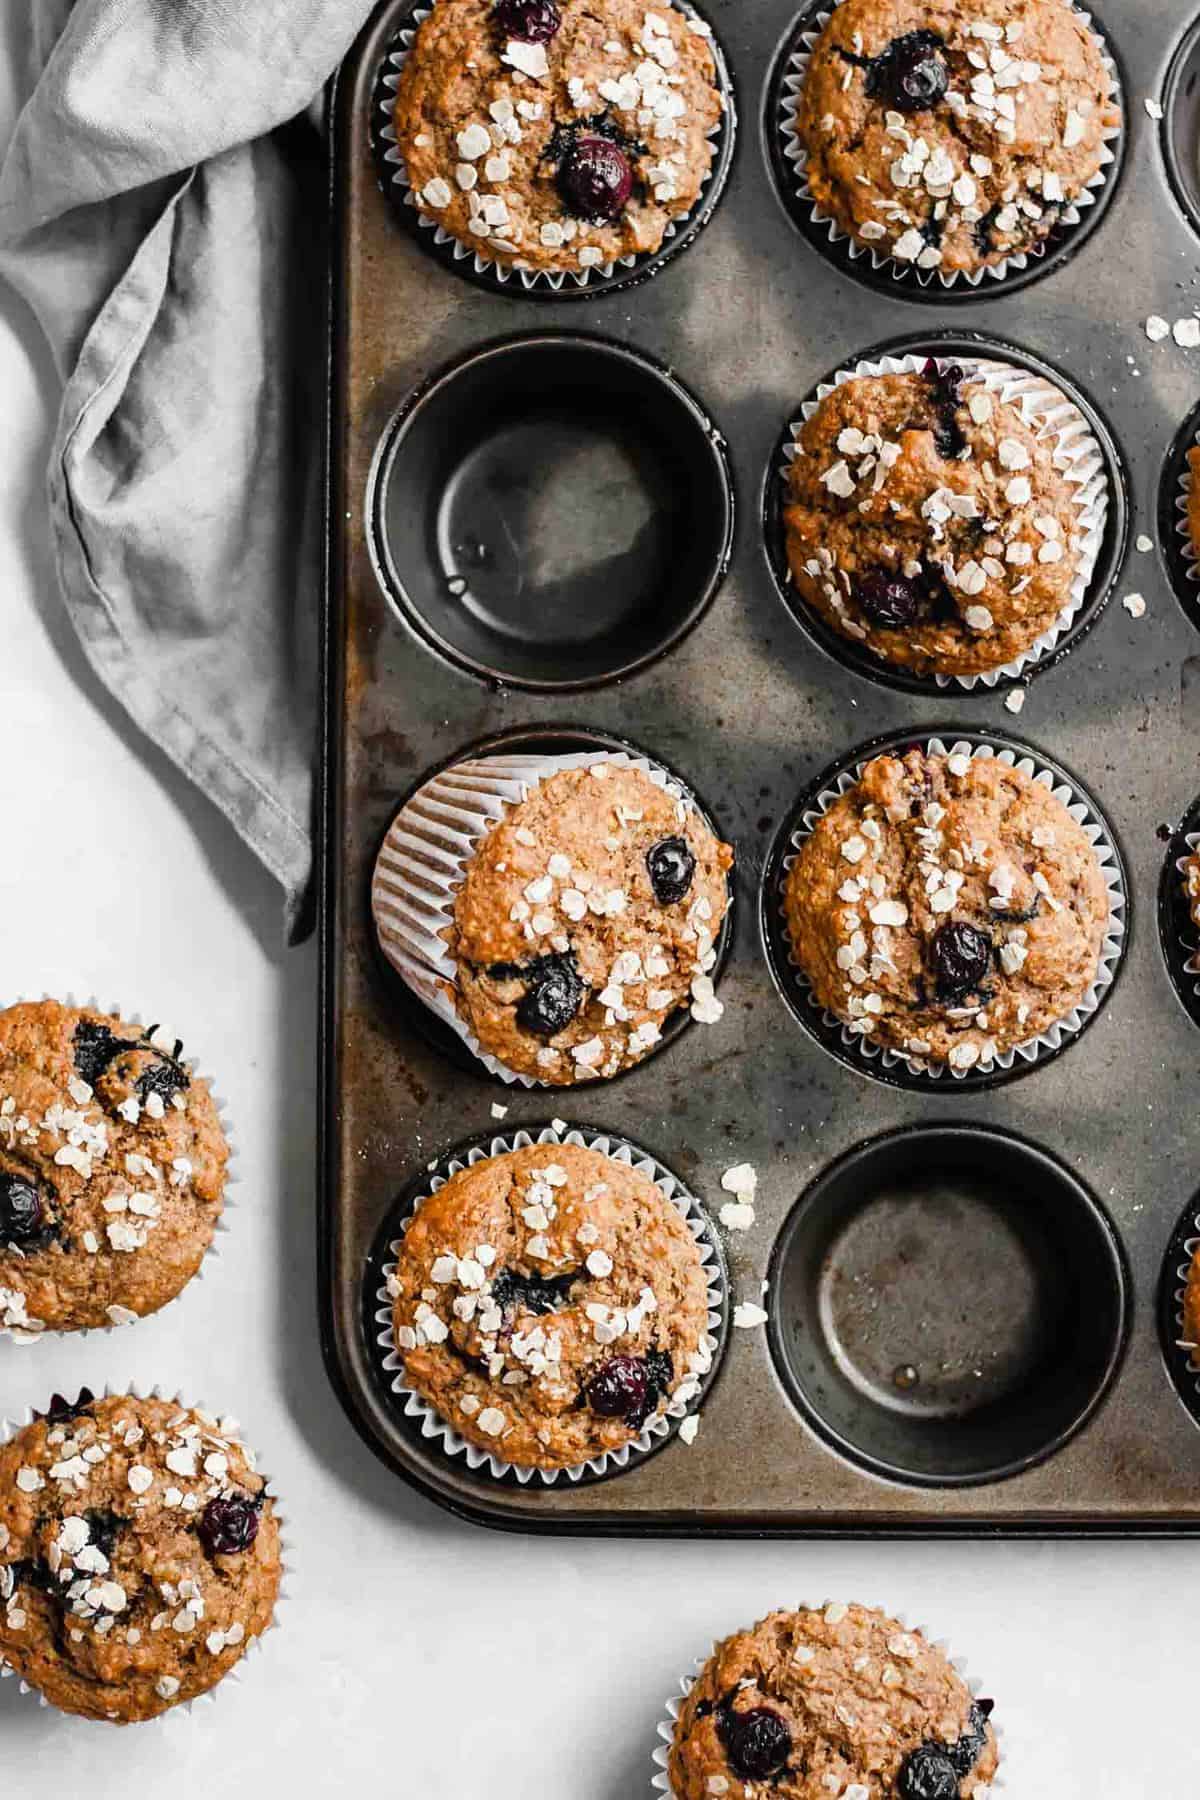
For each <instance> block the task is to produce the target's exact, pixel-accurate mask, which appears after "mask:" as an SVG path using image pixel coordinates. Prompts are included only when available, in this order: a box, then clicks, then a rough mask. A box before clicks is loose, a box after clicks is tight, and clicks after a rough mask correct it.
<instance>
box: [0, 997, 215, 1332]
mask: <svg viewBox="0 0 1200 1800" xmlns="http://www.w3.org/2000/svg"><path fill="white" fill-rule="evenodd" d="M38 1000H59V996H58V995H57V994H41V995H39V996H38ZM28 1004H34V1005H36V1004H37V1001H30V1000H29V999H28V997H27V996H21V997H19V998H18V999H16V1000H10V1001H7V1002H6V1003H5V1006H4V1010H5V1011H7V1009H8V1007H10V1006H20V1005H28ZM59 1004H60V1005H62V1006H67V1007H78V1008H80V1009H81V1010H83V1011H90V1012H98V1013H104V1014H106V1015H107V1016H108V1017H110V1018H115V1019H119V1020H121V1022H122V1023H123V1024H125V1025H136V1026H137V1027H138V1028H139V1029H142V1030H144V1029H145V1024H146V1021H145V1020H144V1019H143V1018H142V1015H141V1013H140V1012H125V1011H123V1010H122V1009H121V1008H120V1007H119V1006H102V1005H101V1004H100V1002H99V1001H98V1000H97V999H95V997H92V998H90V999H87V1000H77V999H76V998H75V996H74V995H73V994H68V995H67V996H66V998H65V999H63V1000H59ZM169 1035H170V1034H169V1033H167V1032H164V1031H163V1029H162V1027H161V1026H160V1027H159V1029H158V1032H157V1033H156V1037H158V1038H162V1039H166V1038H167V1037H169ZM173 1041H174V1040H172V1042H173ZM180 1060H181V1062H182V1065H183V1067H184V1068H185V1069H186V1070H187V1072H188V1074H189V1076H190V1077H191V1078H192V1080H193V1081H198V1082H205V1083H207V1082H208V1077H207V1076H206V1075H205V1073H204V1071H203V1070H202V1069H201V1068H200V1066H199V1064H198V1063H197V1062H196V1061H195V1059H194V1058H192V1057H190V1056H184V1057H182V1058H181V1059H180ZM208 1092H209V1096H210V1098H211V1099H212V1103H213V1105H214V1107H215V1108H216V1112H217V1119H218V1122H219V1123H220V1126H221V1130H222V1132H223V1133H224V1136H225V1142H226V1144H227V1146H228V1149H229V1155H228V1157H227V1159H226V1162H225V1176H224V1183H223V1186H222V1191H221V1212H220V1216H219V1217H218V1219H217V1222H216V1224H215V1225H214V1227H213V1235H212V1237H211V1238H210V1239H209V1241H208V1244H207V1246H206V1248H205V1251H204V1255H203V1256H202V1257H201V1259H200V1263H199V1265H198V1267H197V1269H196V1272H195V1274H194V1275H191V1276H189V1277H188V1279H187V1281H185V1282H184V1284H183V1286H182V1287H181V1288H180V1290H179V1292H178V1293H177V1294H173V1295H172V1296H171V1298H170V1299H169V1300H166V1301H164V1302H163V1304H162V1305H161V1306H160V1307H159V1308H158V1310H157V1311H156V1312H152V1313H136V1314H132V1315H131V1316H130V1317H129V1318H128V1319H125V1320H123V1321H122V1322H121V1323H119V1324H118V1323H117V1322H116V1321H114V1322H113V1323H112V1324H110V1325H82V1326H80V1327H79V1328H78V1330H75V1331H66V1330H62V1329H60V1328H58V1327H57V1326H53V1325H47V1326H46V1327H45V1328H44V1329H43V1330H40V1331H23V1330H21V1328H20V1327H19V1326H6V1325H3V1324H0V1342H3V1341H4V1339H6V1338H7V1339H8V1340H9V1342H11V1343H13V1344H36V1343H38V1342H39V1341H40V1339H42V1338H71V1339H72V1340H73V1341H74V1340H75V1339H77V1338H85V1337H90V1336H92V1335H99V1336H108V1335H109V1334H110V1333H112V1332H114V1331H124V1330H126V1329H127V1328H128V1326H130V1325H137V1324H139V1323H140V1322H141V1320H142V1319H144V1318H145V1319H156V1318H158V1316H159V1314H160V1313H164V1312H166V1310H167V1308H168V1307H169V1306H175V1305H176V1304H177V1303H178V1302H179V1301H180V1300H182V1298H183V1296H184V1294H186V1293H187V1290H188V1289H189V1288H190V1287H191V1285H192V1282H193V1281H203V1279H204V1276H205V1273H206V1271H207V1266H208V1263H209V1260H210V1258H211V1260H212V1261H213V1262H219V1261H220V1259H221V1247H220V1244H219V1243H218V1241H217V1240H218V1238H221V1237H224V1236H225V1235H226V1234H227V1233H228V1231H229V1229H230V1227H229V1224H228V1223H227V1215H228V1213H229V1212H231V1211H232V1210H233V1209H234V1208H235V1207H236V1205H237V1201H236V1199H235V1198H234V1196H233V1194H232V1192H231V1190H232V1189H233V1188H236V1187H237V1186H238V1183H239V1181H240V1176H239V1175H238V1173H237V1169H236V1167H235V1164H236V1162H237V1158H238V1151H237V1146H236V1144H235V1142H234V1136H233V1126H232V1125H231V1123H230V1120H229V1113H228V1107H227V1103H226V1101H225V1100H224V1099H223V1098H222V1097H221V1096H220V1095H219V1094H218V1093H217V1092H216V1090H215V1088H213V1087H212V1086H211V1084H210V1085H209V1088H208ZM132 1254H134V1255H136V1254H137V1252H133V1253H132Z"/></svg>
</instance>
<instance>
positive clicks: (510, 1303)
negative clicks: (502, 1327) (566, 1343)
mask: <svg viewBox="0 0 1200 1800" xmlns="http://www.w3.org/2000/svg"><path fill="white" fill-rule="evenodd" d="M575 1279H576V1277H575V1276H574V1275H547V1276H542V1275H518V1274H517V1273H516V1271H515V1270H513V1269H501V1271H500V1273H499V1274H498V1275H495V1276H493V1278H492V1282H491V1296H492V1299H493V1301H494V1302H495V1304H496V1305H497V1306H498V1307H499V1308H500V1310H501V1312H508V1311H509V1310H510V1309H511V1310H512V1311H513V1312H527V1313H535V1314H537V1315H539V1316H540V1315H542V1314H544V1313H552V1312H557V1311H558V1308H559V1306H560V1305H561V1303H562V1301H563V1300H564V1299H565V1298H566V1296H567V1292H568V1290H569V1289H570V1287H571V1284H572V1282H573V1281H575Z"/></svg>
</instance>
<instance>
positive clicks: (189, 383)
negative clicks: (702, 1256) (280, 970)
mask: <svg viewBox="0 0 1200 1800" xmlns="http://www.w3.org/2000/svg"><path fill="white" fill-rule="evenodd" d="M369 6H370V0H73V3H72V0H32V4H30V5H29V6H28V7H22V8H20V9H15V10H19V11H20V12H21V13H23V14H24V15H25V17H24V19H23V20H22V21H21V22H20V23H17V22H16V21H15V20H14V22H13V23H12V25H11V26H10V28H9V36H10V38H12V39H17V40H18V42H17V45H16V53H17V54H18V55H19V56H22V55H23V56H24V57H25V59H26V65H27V66H26V68H25V70H24V71H23V74H24V77H25V80H26V82H27V84H29V87H30V88H31V92H30V97H29V99H28V101H27V104H26V105H25V107H24V110H23V111H22V113H21V115H20V118H19V120H18V122H17V126H16V130H15V134H14V136H13V138H12V141H11V144H10V146H9V150H8V153H7V156H6V158H5V161H4V164H3V168H2V169H0V273H3V274H4V275H6V276H7V277H8V279H9V280H10V281H11V282H13V284H14V285H15V286H16V287H17V288H18V289H19V290H20V291H21V293H22V294H23V295H24V296H25V297H26V299H27V300H28V301H29V302H30V304H31V305H32V307H33V309H34V311H35V312H36V314H37V316H38V318H39V320H40V321H41V324H42V326H43V328H44V330H45V332H46V335H47V337H48V338H49V340H50V344H51V346H52V348H53V352H54V355H55V358H56V360H57V363H58V367H59V370H60V372H61V374H62V377H63V381H64V383H65V387H64V393H63V400H62V407H61V411H60V414H59V418H58V423H57V427H56V429H55V433H54V444H53V449H52V452H51V459H50V470H49V500H50V513H51V520H52V527H53V540H54V551H55V560H56V564H57V569H58V576H59V582H60V585H61V588H62V594H63V598H64V601H65V603H66V606H67V609H68V611H69V613H70V615H71V618H72V620H73V621H74V624H75V628H76V630H77V631H78V633H79V636H80V639H81V640H82V643H83V646H84V649H85V651H86V653H87V655H88V657H89V659H90V661H91V662H92V664H93V666H94V667H95V669H96V670H97V672H98V674H99V675H100V677H101V679H102V680H103V681H104V682H105V683H106V684H107V686H108V687H109V688H110V689H111V691H112V692H113V694H115V695H116V697H117V698H118V699H119V700H120V701H121V703H122V704H123V705H124V706H125V707H126V708H127V710H128V711H129V713H130V714H131V716H132V717H133V718H134V719H135V720H136V721H137V723H138V725H139V726H140V727H141V728H142V730H143V731H145V732H146V734H147V735H148V736H149V737H151V738H152V739H153V740H154V742H155V743H157V744H158V745H160V746H161V748H162V749H163V750H165V751H166V752H167V754H168V755H169V756H170V757H172V758H173V759H174V761H175V762H176V763H178V764H179V766H180V767H181V768H182V769H184V770H185V771H186V773H187V774H188V775H189V776H190V777H191V778H192V780H193V781H195V782H196V783H197V785H198V786H200V787H201V788H202V789H203V790H204V791H205V792H206V793H207V794H208V795H210V796H211V798H212V799H213V800H214V801H215V802H216V803H217V805H218V806H219V807H220V808H221V809H222V810H223V811H224V812H225V814H226V815H227V816H228V818H229V819H230V820H231V821H232V822H233V824H234V825H235V826H236V828H237V829H238V831H239V832H240V833H241V834H242V836H243V837H244V838H245V839H246V841H247V842H248V843H249V844H250V845H251V846H252V847H253V848H254V850H256V851H257V853H258V855H259V856H260V857H261V858H262V860H263V862H264V863H266V865H267V867H268V868H269V869H270V870H271V871H272V872H273V874H274V875H275V876H276V877H277V878H278V880H279V881H280V882H281V883H282V885H283V889H284V894H285V898H286V914H287V923H288V927H289V929H293V928H294V926H295V923H296V920H297V918H298V916H299V912H300V906H301V901H302V899H303V896H304V893H305V889H306V885H307V882H308V878H309V873H310V868H311V861H312V844H311V796H312V762H313V743H314V735H315V717H316V708H315V697H316V696H315V688H316V684H315V651H316V642H317V631H316V625H317V613H318V589H319V576H320V568H319V555H320V530H321V518H320V494H319V487H318V481H317V476H318V470H319V460H320V445H321V401H322V379H323V376H322V371H323V361H324V358H323V351H322V339H321V334H322V328H323V318H324V277H323V266H324V263H323V253H324V231H323V224H324V190H323V177H322V174H321V169H320V157H319V144H318V140H317V139H316V136H315V134H314V133H312V132H311V131H310V130H309V129H308V128H307V127H304V131H305V132H307V135H308V138H309V140H310V148H309V149H308V150H307V151H306V150H305V148H304V147H303V146H302V144H301V137H302V132H301V130H300V129H299V128H296V127H293V128H292V129H291V130H290V131H282V132H281V131H280V129H279V128H280V127H283V126H285V124H286V122H287V121H290V120H294V119H296V118H297V115H299V114H301V113H302V112H303V111H304V109H305V108H306V107H307V106H308V105H309V104H310V102H312V100H313V98H314V96H316V95H318V94H319V93H320V90H321V87H322V84H323V83H324V82H325V80H326V79H327V77H328V76H329V75H330V73H331V72H332V71H333V69H334V68H335V67H336V65H337V63H338V61H339V59H340V58H341V57H342V56H343V54H344V53H345V51H346V49H347V48H348V46H349V44H350V43H351V41H352V39H353V37H354V35H355V33H356V32H357V30H358V29H359V27H360V26H361V24H362V23H363V20H364V18H365V16H366V14H367V12H368V10H369ZM22 34H23V39H24V41H23V42H21V41H19V40H20V39H21V37H22Z"/></svg>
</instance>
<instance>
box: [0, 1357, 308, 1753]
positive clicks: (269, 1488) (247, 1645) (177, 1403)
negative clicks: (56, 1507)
mask: <svg viewBox="0 0 1200 1800" xmlns="http://www.w3.org/2000/svg"><path fill="white" fill-rule="evenodd" d="M122 1399H132V1400H136V1401H140V1402H145V1401H159V1402H162V1403H164V1404H165V1405H167V1406H169V1407H172V1408H178V1409H179V1410H180V1411H181V1412H186V1413H194V1414H197V1415H198V1416H199V1418H200V1420H201V1422H202V1423H203V1422H204V1421H212V1423H213V1426H214V1429H215V1431H216V1432H217V1433H219V1435H220V1436H221V1437H223V1438H225V1439H227V1440H231V1441H236V1442H237V1443H238V1444H239V1446H240V1447H241V1449H242V1451H243V1452H246V1451H247V1446H246V1444H245V1441H244V1439H242V1438H241V1436H240V1428H239V1427H238V1425H237V1422H236V1420H232V1419H229V1418H221V1417H218V1415H216V1414H214V1413H211V1412H209V1411H208V1409H207V1408H206V1407H202V1406H197V1405H195V1404H194V1403H193V1402H190V1401H188V1400H186V1399H184V1398H183V1397H182V1396H181V1395H179V1394H178V1393H170V1392H168V1391H166V1390H164V1389H163V1388H161V1387H157V1386H155V1387H151V1388H147V1387H144V1386H143V1385H141V1384H140V1383H136V1382H130V1383H127V1384H126V1385H125V1386H123V1387H113V1386H111V1385H107V1386H105V1388H104V1389H103V1391H102V1392H101V1393H100V1394H99V1395H97V1394H94V1393H93V1392H92V1391H91V1389H90V1388H81V1389H80V1391H79V1395H78V1398H77V1399H76V1400H75V1401H73V1402H67V1401H65V1400H63V1399H62V1397H61V1396H60V1395H57V1394H56V1395H54V1396H53V1397H52V1398H51V1400H50V1402H49V1405H48V1408H47V1411H46V1412H45V1413H44V1414H43V1413H39V1412H37V1411H35V1409H34V1408H32V1407H28V1408H27V1409H26V1413H25V1417H24V1418H22V1419H19V1420H12V1419H4V1420H0V1444H8V1443H10V1442H11V1441H12V1439H13V1438H15V1437H16V1436H17V1435H18V1434H19V1433H20V1432H21V1431H24V1430H25V1429H26V1428H27V1427H29V1426H30V1425H33V1424H35V1423H36V1422H37V1420H38V1419H39V1418H46V1419H48V1420H52V1422H53V1423H55V1424H57V1423H59V1422H61V1423H62V1426H63V1429H64V1430H69V1426H70V1422H71V1420H72V1419H73V1418H74V1417H75V1416H77V1415H78V1413H79V1412H81V1411H82V1410H83V1409H84V1408H85V1407H87V1406H91V1405H93V1404H94V1403H95V1402H96V1401H97V1400H100V1401H105V1400H122ZM249 1455H250V1458H251V1467H252V1468H253V1452H252V1451H250V1452H249ZM253 1472H254V1473H257V1470H256V1469H255V1470H254V1471H253ZM131 1473H132V1471H131ZM205 1475H206V1478H208V1479H210V1480H212V1481H213V1483H214V1485H219V1481H220V1477H221V1471H220V1470H216V1471H215V1472H214V1471H210V1470H207V1469H206V1471H205ZM181 1479H186V1478H182V1477H181ZM76 1485H78V1483H76ZM148 1485H152V1484H148ZM145 1491H146V1490H145V1488H138V1489H134V1490H133V1492H134V1493H135V1495H136V1494H140V1493H142V1492H145ZM258 1498H259V1500H260V1501H261V1502H266V1501H268V1500H269V1501H270V1502H271V1517H272V1521H273V1523H274V1525H275V1528H276V1533H277V1547H278V1558H277V1563H278V1567H277V1573H276V1580H275V1589H274V1595H273V1599H272V1610H271V1616H270V1619H269V1620H268V1622H267V1623H266V1625H265V1626H264V1627H263V1629H262V1631H261V1632H258V1633H254V1634H250V1635H243V1636H242V1637H241V1638H239V1639H238V1640H237V1641H238V1642H240V1643H242V1644H244V1648H243V1649H242V1651H241V1653H240V1655H239V1656H238V1657H237V1659H236V1661H234V1662H233V1663H232V1664H231V1665H230V1666H229V1667H228V1668H227V1669H226V1671H225V1673H224V1674H223V1675H221V1676H220V1677H219V1678H218V1679H217V1680H216V1681H215V1682H213V1683H212V1684H211V1685H210V1686H208V1687H206V1688H205V1689H203V1690H202V1691H201V1692H199V1693H196V1694H194V1695H192V1696H191V1698H189V1699H186V1700H174V1699H173V1696H172V1695H170V1694H168V1693H167V1692H166V1691H165V1689H164V1691H162V1692H160V1693H159V1698H161V1699H162V1700H163V1701H164V1705H163V1708H162V1710H161V1711H158V1712H156V1713H154V1714H151V1715H149V1716H148V1717H145V1718H130V1719H128V1720H122V1719H119V1718H115V1717H113V1716H112V1715H108V1716H106V1718H105V1719H104V1720H99V1719H97V1720H96V1721H95V1722H97V1723H116V1724H147V1723H158V1722H160V1721H161V1720H163V1719H167V1718H171V1717H174V1716H175V1715H182V1714H186V1713H190V1712H191V1711H192V1709H193V1708H194V1707H198V1706H202V1705H207V1704H211V1703H212V1702H213V1701H214V1700H215V1699H216V1696H217V1691H218V1689H219V1688H220V1687H221V1686H223V1685H224V1684H225V1683H226V1682H233V1681H240V1680H241V1679H242V1675H243V1673H244V1671H245V1669H246V1667H247V1665H248V1663H249V1661H250V1659H251V1658H252V1657H253V1656H255V1655H256V1654H257V1652H258V1651H259V1649H260V1648H261V1645H262V1642H263V1639H264V1638H265V1637H267V1636H268V1635H269V1633H270V1632H272V1631H274V1630H275V1629H276V1627H277V1626H278V1625H279V1623H280V1616H281V1613H282V1611H283V1608H284V1606H285V1604H286V1603H287V1602H288V1601H289V1600H290V1598H291V1591H292V1590H291V1581H292V1573H293V1568H292V1548H291V1540H290V1538H289V1535H288V1529H287V1523H286V1520H285V1518H284V1516H283V1514H282V1512H281V1511H280V1508H279V1503H278V1500H279V1497H278V1494H277V1491H276V1489H275V1487H274V1484H273V1483H272V1482H271V1481H270V1480H269V1479H266V1478H264V1485H263V1487H262V1489H261V1492H260V1495H259V1497H258ZM184 1510H185V1512H186V1511H187V1510H188V1509H184ZM192 1510H195V1509H192ZM257 1535H258V1532H257V1527H256V1529H255V1532H254V1536H253V1538H252V1539H251V1540H250V1544H247V1545H246V1548H247V1549H249V1548H250V1545H251V1544H252V1543H253V1542H254V1541H255V1540H256V1539H257ZM225 1554H228V1552H226V1553H225ZM101 1560H106V1559H101ZM2 1566H3V1565H0V1567H2ZM90 1572H91V1574H92V1577H93V1579H94V1580H102V1579H103V1571H100V1570H99V1562H97V1568H96V1570H92V1571H90ZM19 1593H20V1588H19V1586H18V1587H16V1588H15V1589H14V1590H13V1593H12V1594H10V1595H9V1596H7V1597H6V1598H5V1599H4V1601H3V1604H4V1605H5V1608H6V1611H7V1610H8V1609H10V1608H11V1607H12V1605H13V1601H14V1597H15V1596H19ZM178 1599H182V1600H184V1602H185V1605H186V1600H187V1596H184V1595H183V1594H182V1593H181V1594H180V1595H179V1596H178ZM163 1606H164V1608H166V1609H167V1610H168V1611H173V1610H174V1607H172V1606H171V1603H170V1602H169V1601H168V1599H167V1598H166V1597H165V1596H164V1599H163ZM101 1610H104V1609H101ZM191 1610H193V1611H195V1610H196V1609H194V1608H193V1609H191ZM111 1616H112V1617H113V1618H114V1619H116V1618H119V1617H120V1613H119V1612H118V1613H113V1614H112V1615H111ZM158 1616H160V1617H163V1618H164V1619H166V1614H160V1615H158ZM197 1617H198V1619H199V1621H200V1622H199V1623H198V1624H197V1625H196V1626H195V1629H196V1630H197V1632H199V1633H201V1634H203V1633H204V1624H203V1609H199V1611H198V1612H197ZM163 1628H164V1629H171V1630H174V1629H175V1628H174V1626H173V1625H172V1624H171V1622H170V1620H169V1619H166V1623H165V1625H164V1627H163ZM138 1629H140V1627H139V1628H138ZM152 1629H153V1627H152ZM213 1635H214V1636H223V1635H224V1634H221V1633H218V1634H213ZM228 1647H229V1641H226V1642H225V1643H222V1644H217V1645H215V1647H214V1644H212V1643H210V1642H208V1640H207V1638H206V1640H205V1648H206V1650H207V1651H208V1652H209V1654H211V1655H214V1656H215V1655H219V1654H220V1653H221V1651H222V1650H224V1649H227V1648H228ZM0 1678H4V1679H9V1680H15V1681H16V1683H17V1687H18V1691H19V1692H20V1693H22V1694H29V1695H31V1696H32V1697H33V1698H34V1699H36V1701H37V1703H38V1704H39V1705H40V1706H42V1707H47V1708H51V1709H53V1710H57V1711H61V1712H62V1713H63V1714H64V1716H66V1717H80V1716H82V1717H84V1718H92V1717H93V1715H90V1714H80V1713H78V1712H74V1711H72V1710H70V1709H68V1708H67V1707H65V1706H61V1707H60V1706H58V1705H57V1703H56V1702H55V1701H54V1700H52V1699H49V1698H47V1696H46V1694H44V1693H43V1692H42V1691H41V1690H40V1689H39V1688H38V1687H36V1686H35V1685H34V1684H33V1683H32V1682H31V1681H30V1680H28V1679H26V1678H25V1677H24V1676H22V1675H21V1674H20V1673H19V1671H18V1670H17V1668H16V1667H15V1666H14V1664H12V1663H11V1662H9V1661H8V1660H7V1659H6V1657H5V1656H4V1654H3V1652H2V1651H0Z"/></svg>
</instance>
